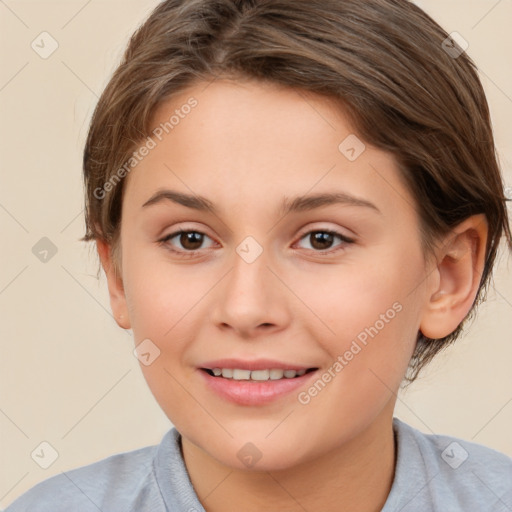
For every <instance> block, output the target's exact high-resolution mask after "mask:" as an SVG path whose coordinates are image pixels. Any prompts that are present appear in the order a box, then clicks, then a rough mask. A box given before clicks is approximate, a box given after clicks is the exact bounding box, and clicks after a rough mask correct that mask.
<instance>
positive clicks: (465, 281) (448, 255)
mask: <svg viewBox="0 0 512 512" xmlns="http://www.w3.org/2000/svg"><path fill="white" fill-rule="evenodd" d="M487 233H488V225H487V219H486V218H485V216H484V215H483V214H480V215H473V216H472V217H469V218H468V219H466V220H465V221H463V222H462V223H460V224H459V225H458V226H457V227H455V228H454V229H453V230H452V231H451V232H450V233H449V234H448V235H447V236H446V237H444V239H443V240H442V244H441V245H440V246H439V249H438V250H437V251H436V260H437V264H436V268H435V269H434V274H435V275H434V276H433V277H434V279H432V280H431V282H433V283H434V284H433V286H432V287H431V289H430V290H429V294H430V298H429V300H428V302H427V304H426V306H425V309H424V312H423V316H422V319H421V323H420V331H421V332H422V333H423V335H424V336H426V337H428V338H432V339H439V338H444V337H445V336H448V335H449V334H451V333H452V332H453V331H454V330H455V329H456V328H457V327H458V326H459V324H460V323H461V322H462V321H463V320H464V318H465V317H466V315H467V314H468V312H469V310H470V309H471V306H472V305H473V303H474V300H475V297H476V294H477V292H478V288H479V286H480V280H481V277H482V272H483V269H484V263H485V252H486V246H487Z"/></svg>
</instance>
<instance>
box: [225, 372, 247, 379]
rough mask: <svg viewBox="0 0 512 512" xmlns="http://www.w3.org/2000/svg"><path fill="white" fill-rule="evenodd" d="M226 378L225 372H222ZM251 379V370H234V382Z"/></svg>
mask: <svg viewBox="0 0 512 512" xmlns="http://www.w3.org/2000/svg"><path fill="white" fill-rule="evenodd" d="M222 375H223V376H224V370H222ZM250 378H251V370H233V379H234V380H249V379H250Z"/></svg>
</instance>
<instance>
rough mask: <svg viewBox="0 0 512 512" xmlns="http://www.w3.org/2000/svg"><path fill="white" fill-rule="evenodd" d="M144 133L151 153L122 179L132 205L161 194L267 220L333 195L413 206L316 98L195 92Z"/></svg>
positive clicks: (234, 86)
mask: <svg viewBox="0 0 512 512" xmlns="http://www.w3.org/2000/svg"><path fill="white" fill-rule="evenodd" d="M190 105H193V107H191V106H190ZM152 130H153V131H152V133H153V135H152V136H151V137H152V139H154V141H155V147H154V148H153V149H152V150H151V151H150V152H149V154H148V155H147V156H145V158H144V159H143V160H142V161H141V162H140V163H139V164H138V165H137V167H136V168H135V170H134V171H133V172H132V173H130V175H129V177H128V181H129V182H130V181H131V182H133V186H128V189H129V191H128V195H129V196H130V197H133V196H136V200H137V203H138V204H139V205H141V204H143V202H144V201H147V200H148V199H149V197H150V195H151V194H154V193H155V192H156V191H157V190H158V188H162V187H166V186H172V187H173V188H175V189H176V188H178V189H180V190H181V191H183V192H187V193H189V194H197V195H201V196H204V197H208V198H210V197H211V198H213V199H214V201H215V202H216V203H217V202H218V203H219V207H220V208H222V207H223V205H225V204H229V205H230V206H231V207H234V206H235V203H237V207H238V208H245V209H247V208H249V207H250V205H251V203H252V202H253V201H254V202H258V204H260V206H261V207H264V208H265V210H268V209H269V208H272V209H273V210H275V209H276V208H277V206H276V205H277V203H279V205H281V206H282V204H283V199H284V197H285V196H290V197H292V196H298V195H304V194H306V193H307V192H309V191H310V192H326V191H332V190H337V191H346V192H350V193H351V194H352V195H354V196H360V197H366V198H368V199H369V200H370V198H371V200H372V202H374V201H377V202H383V201H384V202H386V200H387V201H388V202H389V200H391V201H393V202H394V204H395V205H396V203H397V199H400V200H401V201H402V202H403V201H404V198H406V203H407V200H408V201H409V206H408V207H409V208H410V206H411V204H412V198H410V197H407V196H408V191H407V190H406V189H405V187H404V185H403V184H402V182H401V179H400V176H399V173H398V169H397V164H396V162H395V159H394V158H393V156H392V155H391V154H389V153H386V152H384V151H381V150H378V149H377V148H373V147H371V146H369V145H368V144H366V143H364V142H363V141H362V140H360V139H359V138H358V137H357V135H356V134H355V133H354V128H353V127H352V126H351V123H350V121H349V119H348V117H347V116H346V115H345V114H344V112H343V110H342V109H341V107H340V106H339V105H338V104H337V103H336V102H335V101H334V100H332V99H330V98H326V97H323V96H319V95H315V94H312V93H307V92H305V91H299V90H295V89H290V88H285V87H281V86H279V85H275V84H267V83H261V82H255V81H245V82H233V81H229V80H218V81H217V80H216V81H213V82H211V83H205V82H202V83H197V84H195V85H194V86H192V87H190V88H188V89H187V90H184V91H182V92H181V93H180V94H178V95H175V96H174V97H173V98H171V99H169V100H167V101H166V102H164V103H162V104H161V105H160V106H159V108H158V109H157V111H156V112H155V115H154V117H153V120H152ZM155 133H157V134H158V135H159V136H158V137H156V136H155V135H154V134H155ZM160 138H161V140H160ZM354 156H355V158H354ZM403 206H404V207H407V204H404V205H403Z"/></svg>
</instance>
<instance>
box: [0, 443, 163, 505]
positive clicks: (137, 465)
mask: <svg viewBox="0 0 512 512" xmlns="http://www.w3.org/2000/svg"><path fill="white" fill-rule="evenodd" d="M164 439H165V438H164ZM157 449H158V445H154V446H147V447H144V448H139V449H137V450H133V451H129V452H124V453H118V454H115V455H111V456H110V457H107V458H105V459H102V460H100V461H98V462H94V463H92V464H89V465H87V466H81V467H79V468H75V469H72V470H69V471H63V472H61V473H59V474H58V475H55V476H52V477H50V478H47V479H46V480H43V481H42V482H40V483H39V484H37V485H35V486H34V487H32V488H31V489H29V490H28V491H27V492H25V493H24V494H22V495H21V496H20V497H19V498H18V499H16V500H15V501H14V502H13V503H12V504H11V505H10V506H8V507H7V509H6V510H5V512H28V511H30V512H59V511H62V512H64V511H66V512H68V511H70V510H72V511H73V512H89V511H94V512H98V510H102V511H103V512H109V511H118V510H123V511H128V510H130V509H131V507H132V504H133V503H135V502H137V500H138V499H140V495H141V494H145V495H146V497H145V499H146V500H148V499H149V500H150V499H152V498H151V497H148V496H147V494H148V492H150V489H151V487H152V484H153V480H154V475H153V459H154V456H155V453H156V450H157ZM153 487H154V486H153ZM153 499H155V500H159V499H160V497H159V496H158V495H157V496H155V497H154V498H153ZM157 509H158V508H157V507H155V510H157Z"/></svg>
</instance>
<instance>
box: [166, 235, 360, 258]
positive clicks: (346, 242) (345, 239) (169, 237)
mask: <svg viewBox="0 0 512 512" xmlns="http://www.w3.org/2000/svg"><path fill="white" fill-rule="evenodd" d="M184 233H196V234H199V235H204V236H207V237H208V235H207V234H206V233H203V232H202V231H197V230H194V229H188V230H186V229H181V230H179V231H175V232H174V233H171V234H169V235H166V236H165V237H164V238H162V239H161V240H159V242H160V243H161V244H162V245H165V246H167V249H168V250H169V251H171V252H172V253H174V254H178V255H179V256H180V257H183V258H192V257H194V256H196V255H197V254H198V253H200V252H201V251H202V249H196V250H193V251H187V250H176V249H173V248H172V247H171V246H170V244H169V241H170V240H172V239H173V238H175V237H176V236H178V235H182V234H184ZM313 233H327V234H329V235H333V236H336V237H338V238H339V239H340V240H341V241H342V242H343V243H342V244H340V245H339V246H338V248H336V249H325V250H323V251H321V250H315V249H308V250H310V251H313V252H314V253H316V254H320V255H324V254H331V253H335V252H337V251H340V250H344V249H345V247H344V246H345V245H349V244H352V243H354V240H353V239H351V238H348V237H346V236H345V235H342V234H341V233H338V232H337V231H333V230H330V229H313V230H311V231H307V232H306V233H304V234H303V235H302V236H301V237H300V238H299V240H298V241H300V240H302V239H304V238H306V237H307V236H310V235H311V234H313ZM208 238H210V237H208Z"/></svg>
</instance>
